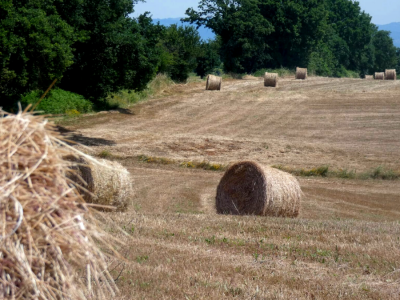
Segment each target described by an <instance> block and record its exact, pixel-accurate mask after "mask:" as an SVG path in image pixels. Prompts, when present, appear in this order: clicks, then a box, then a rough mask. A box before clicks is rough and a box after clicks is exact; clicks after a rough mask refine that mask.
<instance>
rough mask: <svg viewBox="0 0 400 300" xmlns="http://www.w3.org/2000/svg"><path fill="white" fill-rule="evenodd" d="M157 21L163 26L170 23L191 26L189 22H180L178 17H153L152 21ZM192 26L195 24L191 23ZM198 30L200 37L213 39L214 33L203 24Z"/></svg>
mask: <svg viewBox="0 0 400 300" xmlns="http://www.w3.org/2000/svg"><path fill="white" fill-rule="evenodd" d="M157 22H160V24H161V25H164V26H169V25H172V24H177V25H183V26H191V24H190V23H186V22H181V19H180V18H170V19H153V23H157ZM192 26H196V25H193V24H192ZM198 30H199V34H200V37H201V38H202V39H203V40H205V41H206V40H208V39H214V38H215V34H214V33H213V32H212V30H211V29H208V28H206V27H204V26H201V27H200V28H199V29H198Z"/></svg>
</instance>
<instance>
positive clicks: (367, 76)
mask: <svg viewBox="0 0 400 300" xmlns="http://www.w3.org/2000/svg"><path fill="white" fill-rule="evenodd" d="M364 79H366V80H372V79H374V75H365V78H364Z"/></svg>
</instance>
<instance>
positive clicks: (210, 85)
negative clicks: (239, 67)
mask: <svg viewBox="0 0 400 300" xmlns="http://www.w3.org/2000/svg"><path fill="white" fill-rule="evenodd" d="M221 85H222V77H218V76H214V75H208V76H207V84H206V90H208V91H216V90H218V91H220V90H221Z"/></svg>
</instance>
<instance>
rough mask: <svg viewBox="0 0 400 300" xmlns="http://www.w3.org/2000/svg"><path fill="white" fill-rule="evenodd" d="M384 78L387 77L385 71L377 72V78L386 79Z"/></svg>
mask: <svg viewBox="0 0 400 300" xmlns="http://www.w3.org/2000/svg"><path fill="white" fill-rule="evenodd" d="M384 79H385V73H383V72H376V73H375V80H384Z"/></svg>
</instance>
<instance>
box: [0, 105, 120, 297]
mask: <svg viewBox="0 0 400 300" xmlns="http://www.w3.org/2000/svg"><path fill="white" fill-rule="evenodd" d="M59 138H60V136H59V135H58V133H56V132H55V131H54V130H53V127H52V126H51V125H50V124H49V123H48V122H47V121H46V120H45V119H44V118H43V117H41V116H33V115H31V114H28V113H19V114H17V115H13V114H6V113H5V112H4V111H1V110H0V224H1V226H0V299H40V300H47V299H49V300H50V299H52V300H53V299H88V298H91V299H93V298H96V299H97V297H100V296H101V295H104V293H106V294H109V293H111V294H112V295H115V293H114V291H116V290H117V288H116V286H115V283H114V281H113V280H112V278H111V276H110V274H109V272H108V271H107V262H106V257H105V256H104V253H103V251H102V250H101V248H102V249H106V250H107V251H110V252H111V251H113V248H112V246H111V244H110V243H107V242H105V240H106V239H108V240H109V238H111V237H109V236H108V234H107V233H105V232H104V231H103V230H101V229H100V228H99V227H98V226H97V223H98V221H97V220H96V219H95V216H94V215H93V211H92V210H91V209H89V208H88V206H87V204H86V203H85V202H84V201H83V199H82V197H81V196H80V195H79V193H78V192H77V190H76V189H75V188H74V187H72V186H71V185H70V184H69V182H68V179H67V177H66V172H67V170H68V163H67V162H66V161H65V160H64V159H63V157H64V156H67V155H72V154H73V150H72V149H71V147H69V146H68V145H66V144H65V143H64V142H63V141H61V140H60V139H59ZM113 253H115V252H113ZM85 271H86V272H85ZM85 273H86V274H85ZM91 282H96V283H99V282H104V283H107V284H104V285H103V284H102V285H99V284H96V289H93V290H92V287H91Z"/></svg>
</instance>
